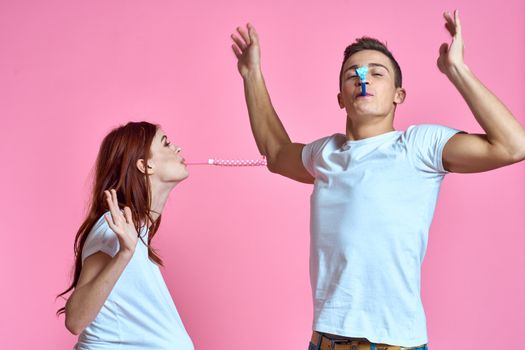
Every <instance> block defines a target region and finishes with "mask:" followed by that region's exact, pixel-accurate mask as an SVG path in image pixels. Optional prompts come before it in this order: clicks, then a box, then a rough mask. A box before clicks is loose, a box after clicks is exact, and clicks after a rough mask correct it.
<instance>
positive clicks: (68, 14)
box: [0, 0, 525, 350]
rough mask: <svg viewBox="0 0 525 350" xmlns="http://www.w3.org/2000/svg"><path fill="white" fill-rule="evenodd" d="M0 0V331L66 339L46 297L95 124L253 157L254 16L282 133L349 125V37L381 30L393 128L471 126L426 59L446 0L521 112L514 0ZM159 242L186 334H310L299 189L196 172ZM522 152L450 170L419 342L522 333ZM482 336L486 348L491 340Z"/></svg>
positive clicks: (501, 341)
mask: <svg viewBox="0 0 525 350" xmlns="http://www.w3.org/2000/svg"><path fill="white" fill-rule="evenodd" d="M501 4H503V3H502V2H501V1H485V2H478V1H439V2H437V1H436V2H427V1H425V2H422V1H391V0H376V1H368V2H366V3H365V4H364V5H363V2H356V1H341V0H338V1H318V0H316V1H300V2H299V1H290V0H279V1H262V0H261V1H256V2H248V1H246V2H243V1H207V2H204V1H65V0H54V1H52V0H47V1H20V0H17V1H6V0H3V1H2V2H0V47H1V54H0V76H1V82H0V115H1V117H2V123H1V137H0V142H1V144H0V145H1V149H2V150H3V157H2V163H3V165H2V171H1V175H0V176H1V182H0V186H1V187H0V193H1V194H2V200H1V201H0V213H1V219H2V220H1V222H2V244H1V248H0V249H1V251H0V269H1V270H0V272H1V276H2V280H3V283H2V288H1V289H0V290H1V292H0V293H1V294H0V296H1V298H0V310H1V316H0V322H1V324H0V344H2V345H1V347H2V348H4V349H37V348H38V349H62V348H71V347H72V346H73V344H74V343H75V337H74V336H72V335H70V334H69V333H68V332H67V330H66V329H65V327H64V326H63V318H60V319H57V318H56V316H55V311H56V310H57V309H58V308H59V307H61V306H62V305H63V301H61V300H58V301H56V302H55V300H54V298H55V295H56V294H57V293H58V292H60V291H62V290H63V289H64V288H65V287H66V285H67V283H68V281H69V277H68V274H69V271H70V268H71V264H72V245H73V237H74V234H75V232H76V230H77V228H78V226H79V224H80V222H81V220H82V218H83V215H84V210H85V206H86V203H87V193H88V190H89V185H90V180H89V173H90V171H91V169H92V166H93V163H94V159H95V156H96V152H97V150H98V147H99V144H100V142H101V140H102V138H103V136H104V135H105V134H106V133H107V132H108V131H109V130H110V129H111V128H112V127H114V126H116V125H119V124H121V123H125V122H127V121H129V120H142V119H145V120H148V121H152V122H156V123H160V124H161V125H162V126H163V127H164V129H165V130H166V132H167V133H168V135H170V136H171V138H172V139H173V141H174V142H175V143H178V144H180V145H182V146H183V148H184V154H185V157H186V158H187V159H188V160H192V159H195V160H199V159H203V158H208V157H224V158H227V157H230V158H258V152H257V148H256V147H255V143H254V141H253V140H252V136H251V133H250V129H249V124H248V118H247V113H246V107H245V104H244V97H243V90H242V82H241V79H240V77H239V75H238V73H237V70H236V61H235V59H234V55H233V54H232V52H231V50H230V39H229V35H230V33H231V32H232V30H234V28H235V27H236V26H237V25H241V24H244V23H246V22H247V21H251V22H252V23H253V24H254V25H255V26H256V28H257V29H258V31H259V34H260V37H261V42H262V55H263V68H264V72H265V76H266V80H267V84H268V86H269V88H270V92H271V95H272V98H273V102H274V104H275V106H276V108H277V110H278V112H279V114H280V116H281V118H282V120H283V122H284V124H285V126H286V127H287V129H288V131H289V133H290V135H291V137H292V138H293V139H294V140H295V141H299V142H309V141H312V140H314V139H316V138H319V137H322V136H325V135H327V134H330V133H333V132H343V131H344V124H345V115H344V113H343V111H341V110H339V108H338V106H337V102H336V93H337V92H338V91H337V83H338V72H339V67H340V63H341V59H342V52H343V50H344V48H345V46H346V45H347V44H349V43H350V42H351V41H353V39H354V38H355V37H357V36H361V35H365V34H367V35H371V36H375V37H378V38H380V39H381V40H384V41H387V42H388V45H389V47H390V48H391V49H392V51H393V52H394V54H395V55H396V57H397V59H398V61H399V62H400V64H401V67H402V68H403V72H404V76H405V84H404V85H405V87H406V89H407V91H408V98H407V101H406V103H405V104H404V105H403V106H401V107H400V108H398V111H397V116H396V128H398V129H405V128H406V127H407V126H408V125H410V124H415V123H440V124H444V125H449V126H452V127H456V128H460V129H463V130H466V131H469V132H480V131H481V129H480V127H479V126H478V125H477V123H476V121H475V120H474V118H473V116H472V115H471V113H470V112H469V110H468V108H467V106H466V104H465V103H464V102H463V101H462V99H461V97H460V95H459V94H458V93H457V92H456V91H455V90H454V88H453V86H452V85H451V84H450V83H449V82H448V81H447V79H446V78H445V77H444V76H443V75H441V74H440V73H439V71H438V70H437V68H436V66H435V61H436V58H437V53H438V48H439V45H440V44H441V43H442V42H443V41H448V40H449V39H448V36H447V33H446V32H445V30H444V27H443V23H444V21H443V19H442V17H441V13H442V11H443V10H446V9H450V10H453V9H454V8H456V7H457V8H459V9H460V11H461V14H462V20H463V27H464V36H465V42H466V61H467V63H468V64H469V66H470V67H471V69H472V70H473V71H474V72H475V73H476V74H477V76H478V77H479V78H480V79H481V80H482V81H483V82H484V83H485V84H486V85H487V86H488V87H490V88H491V89H492V90H493V91H494V92H495V93H496V94H497V95H498V96H499V97H500V98H501V99H502V100H503V101H504V102H505V103H506V104H507V106H508V107H509V108H510V109H511V110H512V111H513V112H514V114H515V115H516V116H518V117H519V118H520V121H521V122H522V123H524V122H525V119H524V114H525V113H524V112H525V100H524V99H523V95H524V88H523V80H524V78H525V74H524V73H525V69H524V65H523V62H525V40H524V38H525V31H524V26H523V14H524V13H525V5H524V4H525V3H524V2H523V1H521V0H514V1H505V2H504V6H500V5H501ZM190 171H191V175H190V178H189V179H188V180H187V182H185V183H183V184H181V185H180V186H179V187H177V188H176V189H175V191H174V192H173V193H172V196H171V198H170V201H169V204H168V206H167V208H166V210H165V217H164V222H163V225H162V226H161V229H160V233H159V236H157V237H158V238H157V240H156V242H155V244H156V246H157V247H159V248H160V252H161V254H162V256H163V258H164V261H165V265H166V268H165V269H164V270H163V273H164V276H165V278H166V282H167V284H168V286H169V288H170V291H171V293H172V295H173V298H174V300H175V303H176V305H177V306H178V309H179V312H180V314H181V316H182V318H183V320H184V322H185V325H186V328H187V330H188V332H189V333H190V335H191V337H192V338H193V341H194V343H195V345H196V348H197V349H204V350H208V349H219V350H226V349H245V348H250V349H254V350H263V349H269V348H272V349H273V348H276V349H306V346H307V342H308V339H309V336H310V331H311V328H310V327H311V319H312V308H311V302H310V286H309V277H308V245H309V233H308V222H309V219H308V215H309V195H310V192H311V186H308V185H304V184H299V183H294V182H293V181H291V180H288V179H285V178H282V177H279V176H276V175H272V174H270V173H269V172H268V171H266V170H265V169H264V168H242V169H230V168H216V167H194V168H191V169H190ZM524 174H525V163H521V164H517V165H514V166H511V167H507V168H504V169H499V170H496V171H493V172H490V173H482V174H472V175H458V174H452V175H449V176H448V177H447V178H446V179H445V182H444V185H443V188H442V192H441V197H440V202H439V203H438V207H437V210H436V215H435V219H434V222H433V226H432V229H431V232H430V241H429V249H428V252H427V256H426V259H425V263H424V265H423V284H422V293H423V302H424V305H425V307H426V314H427V317H428V330H429V337H430V341H429V345H430V347H431V348H432V349H460V348H461V349H487V348H489V347H491V346H498V347H504V346H507V345H512V344H516V343H518V342H520V343H522V344H523V343H525V332H523V317H522V315H523V313H524V312H525V298H523V295H525V274H524V273H523V266H525V254H524V253H525V234H524V229H523V228H524V227H525V217H524V216H523V212H524V210H525V203H524V200H523V198H524V195H525V183H524V181H523V175H524ZM489 344H490V345H489Z"/></svg>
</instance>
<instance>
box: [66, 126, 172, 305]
mask: <svg viewBox="0 0 525 350" xmlns="http://www.w3.org/2000/svg"><path fill="white" fill-rule="evenodd" d="M157 129H158V126H157V125H155V124H151V123H148V122H129V123H127V124H126V125H123V126H120V127H118V128H115V129H113V130H112V131H111V132H110V133H109V134H108V135H107V136H106V137H105V138H104V140H103V141H102V144H101V145H100V149H99V152H98V156H97V160H96V166H95V173H94V178H93V189H92V192H91V200H90V204H89V209H88V213H87V216H86V218H85V219H84V222H82V225H80V228H79V229H78V231H77V234H76V237H75V244H74V253H75V265H74V274H73V280H72V282H71V285H70V286H69V288H67V289H66V290H65V291H64V292H62V293H60V294H59V295H58V296H57V297H62V296H64V295H65V294H67V293H69V292H70V291H72V290H73V289H74V288H75V287H76V285H77V283H78V280H79V278H80V271H81V269H82V248H83V247H84V244H85V242H86V239H87V236H88V234H89V232H90V231H91V229H92V228H93V226H94V225H95V223H96V222H97V221H98V219H100V217H101V216H102V215H103V214H104V213H105V212H107V211H108V210H109V208H108V206H107V203H106V199H105V195H104V191H105V190H109V189H112V188H113V189H115V190H116V192H117V199H118V203H119V207H120V208H121V209H122V208H124V207H125V206H127V207H129V208H130V209H131V213H132V214H133V221H134V224H135V228H136V230H137V232H141V229H142V228H143V226H144V225H145V224H144V223H148V222H149V223H152V224H151V226H150V227H149V234H148V242H147V246H148V256H149V258H150V260H152V261H153V262H155V263H156V264H158V265H162V260H161V258H160V256H159V255H158V254H157V253H156V251H155V249H153V248H152V247H151V241H152V239H153V237H154V236H155V233H156V232H157V230H158V228H159V225H160V219H161V216H160V215H159V217H158V218H157V220H153V219H152V217H151V211H150V207H151V189H150V184H149V181H148V174H147V169H146V173H142V172H141V171H140V170H139V169H138V168H137V165H136V164H137V161H138V160H139V159H144V160H147V159H149V158H150V157H151V154H150V153H151V152H150V149H151V144H152V142H153V138H154V136H155V134H156V132H157ZM141 239H142V238H141ZM144 243H146V242H144ZM64 312H65V307H63V308H61V309H59V310H58V311H57V315H60V314H62V313H64Z"/></svg>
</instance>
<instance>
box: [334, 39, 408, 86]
mask: <svg viewBox="0 0 525 350" xmlns="http://www.w3.org/2000/svg"><path fill="white" fill-rule="evenodd" d="M363 50H375V51H379V52H381V53H382V54H384V55H385V56H386V57H388V58H389V59H390V62H392V65H393V66H394V73H395V74H394V79H395V85H396V88H398V87H401V86H402V83H403V76H402V74H401V67H399V63H397V61H396V59H395V58H394V56H393V55H392V52H390V50H388V49H387V47H386V45H385V44H383V43H382V42H380V41H379V40H377V39H374V38H370V37H367V36H364V37H362V38H358V39H356V40H355V42H354V43H353V44H351V45H349V46H347V47H346V49H345V54H344V59H343V64H341V71H340V72H339V90H341V88H342V85H343V66H344V65H345V63H346V60H348V59H349V58H350V56H352V55H353V54H355V53H357V52H359V51H363Z"/></svg>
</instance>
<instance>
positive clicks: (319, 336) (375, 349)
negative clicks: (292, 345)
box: [311, 331, 428, 350]
mask: <svg viewBox="0 0 525 350" xmlns="http://www.w3.org/2000/svg"><path fill="white" fill-rule="evenodd" d="M311 343H312V344H313V345H315V346H316V350H361V349H363V345H365V346H366V345H369V346H370V347H368V346H367V347H366V349H370V350H420V349H421V350H426V349H428V347H427V345H426V344H422V345H418V346H412V347H404V346H397V345H388V344H379V343H372V342H370V341H369V340H368V339H366V338H352V337H344V338H335V337H330V335H328V334H323V333H320V332H316V331H314V332H313V333H312V338H311ZM359 345H361V346H359Z"/></svg>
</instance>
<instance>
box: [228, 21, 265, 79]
mask: <svg viewBox="0 0 525 350" xmlns="http://www.w3.org/2000/svg"><path fill="white" fill-rule="evenodd" d="M231 38H232V40H233V44H232V50H233V53H234V54H235V56H236V57H237V68H238V69H239V73H240V74H241V76H242V77H243V78H246V77H247V76H248V75H249V74H250V73H253V72H259V71H260V69H261V51H260V48H259V37H258V36H257V32H256V31H255V28H254V27H253V26H252V25H251V24H250V23H248V24H247V25H246V28H242V27H237V33H234V34H232V35H231Z"/></svg>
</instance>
